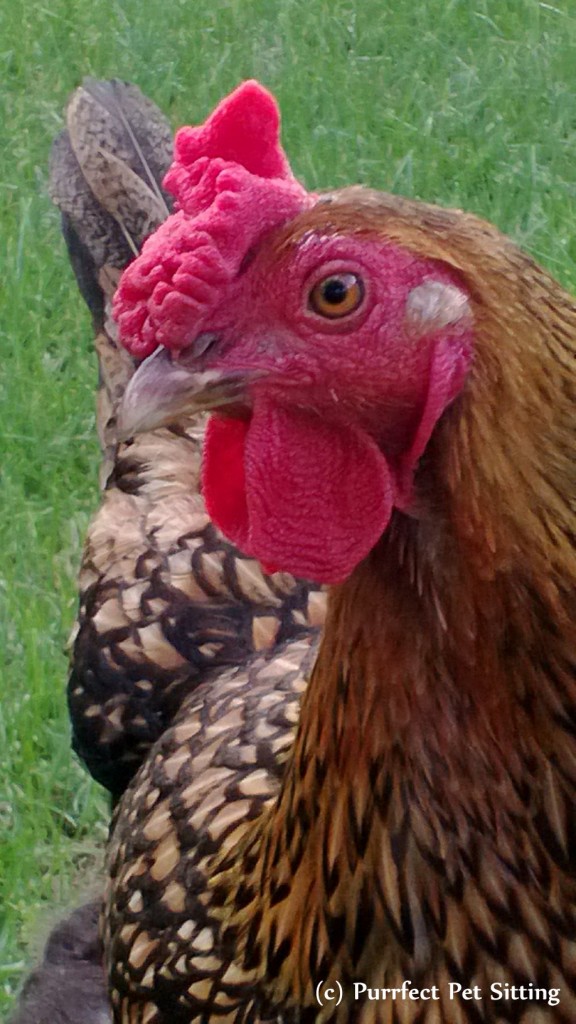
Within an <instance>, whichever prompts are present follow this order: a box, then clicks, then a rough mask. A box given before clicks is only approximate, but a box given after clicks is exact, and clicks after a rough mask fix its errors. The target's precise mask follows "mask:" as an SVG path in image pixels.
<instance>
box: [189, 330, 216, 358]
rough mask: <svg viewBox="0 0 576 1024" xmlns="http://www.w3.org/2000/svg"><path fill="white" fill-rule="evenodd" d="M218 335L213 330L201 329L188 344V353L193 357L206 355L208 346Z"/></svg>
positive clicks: (212, 343)
mask: <svg viewBox="0 0 576 1024" xmlns="http://www.w3.org/2000/svg"><path fill="white" fill-rule="evenodd" d="M218 338H219V335H218V334H216V332H215V331H203V332H202V334H199V335H198V337H197V338H195V339H194V341H193V342H192V345H191V346H190V349H189V350H188V351H189V354H190V355H191V356H192V358H193V359H198V358H199V357H200V356H203V355H206V352H207V351H208V349H209V348H212V346H213V345H215V344H216V342H217V341H218Z"/></svg>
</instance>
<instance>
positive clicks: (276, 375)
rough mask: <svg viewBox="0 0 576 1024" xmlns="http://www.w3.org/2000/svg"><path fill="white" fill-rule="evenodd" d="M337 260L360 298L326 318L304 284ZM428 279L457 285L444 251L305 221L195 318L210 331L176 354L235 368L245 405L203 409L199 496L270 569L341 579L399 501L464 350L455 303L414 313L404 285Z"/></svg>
mask: <svg viewBox="0 0 576 1024" xmlns="http://www.w3.org/2000/svg"><path fill="white" fill-rule="evenodd" d="M339 273H348V274H353V275H355V277H356V278H358V279H359V280H360V281H361V282H362V286H363V297H362V300H361V301H360V303H359V305H358V308H357V309H355V310H354V311H352V312H350V313H349V314H347V315H345V316H342V317H341V318H338V319H330V318H328V317H326V316H324V315H321V314H320V313H318V312H316V311H315V310H314V309H313V308H312V306H311V301H310V296H311V293H312V291H313V289H314V286H315V285H316V284H317V283H318V282H319V281H321V280H322V279H324V278H326V277H328V276H331V275H334V274H339ZM430 282H435V283H437V284H438V285H439V286H442V285H444V286H446V287H447V288H450V287H451V288H454V287H457V288H459V289H460V284H459V282H457V281H456V280H455V276H454V275H453V274H452V273H451V272H450V271H449V270H448V269H447V268H446V267H445V266H443V265H442V264H438V263H435V262H434V261H430V260H425V259H422V258H420V257H417V256H414V255H413V254H411V253H410V252H407V251H406V250H403V249H401V248H399V247H398V246H395V245H392V244H391V243H387V242H385V241H382V240H378V239H376V238H372V239H370V238H366V237H344V236H341V235H333V236H317V235H314V234H309V235H305V236H304V237H301V238H300V239H299V240H297V241H295V242H294V243H293V244H285V245H283V246H282V247H281V249H280V251H277V249H276V248H275V243H274V238H273V237H272V238H271V239H270V240H269V241H268V242H267V243H264V245H262V247H261V248H260V249H259V251H258V252H257V254H256V255H255V257H254V258H253V259H252V260H251V261H250V262H249V263H248V264H247V265H245V267H244V268H243V271H242V273H240V274H239V275H238V276H237V277H236V278H235V280H234V281H232V282H231V283H230V284H229V285H228V286H227V287H226V288H225V289H224V290H223V293H222V296H221V301H220V303H219V308H218V311H217V312H216V313H215V314H214V315H213V316H212V317H211V318H210V322H209V323H206V324H203V325H202V326H203V330H209V331H211V332H212V331H213V332H214V333H215V335H216V340H215V341H214V342H213V344H212V345H211V346H210V348H209V349H208V351H207V352H206V353H205V354H204V355H203V356H200V357H199V358H195V355H194V346H193V345H192V346H191V348H190V350H189V351H188V352H186V351H184V352H182V353H181V355H180V357H179V358H180V359H181V360H182V362H183V363H184V364H188V363H191V364H193V365H194V367H195V368H197V369H199V370H205V369H212V370H218V371H221V372H222V373H223V374H224V375H226V374H228V373H234V374H237V373H240V374H245V375H246V381H247V404H248V406H249V407H250V410H251V413H250V419H249V420H248V421H245V422H243V423H242V422H240V423H238V422H237V421H234V420H229V419H221V418H218V419H217V420H215V421H214V420H213V422H212V424H211V427H210V429H209V432H208V438H207V454H206V465H205V494H206V499H207V503H208V507H209V510H210V512H211V514H212V516H213V518H214V519H215V521H216V522H217V523H218V524H219V525H220V526H221V528H222V529H223V530H224V532H225V533H227V534H228V535H229V536H230V537H231V538H232V539H233V540H234V541H235V542H236V543H238V544H239V546H240V547H242V548H243V549H244V550H245V551H247V552H248V553H249V554H254V555H255V556H256V557H258V558H259V559H260V560H261V561H263V562H264V564H265V565H266V566H267V567H268V568H279V569H282V570H285V571H290V572H294V573H295V574H297V575H300V576H307V577H308V578H312V579H315V580H319V581H321V582H326V583H334V582H339V581H341V580H343V579H345V578H346V576H348V575H349V573H350V572H351V571H352V569H353V568H354V566H355V565H356V564H358V562H359V561H360V560H361V559H362V558H363V557H364V556H365V555H366V554H367V553H368V551H369V550H370V548H371V547H372V546H373V545H374V543H375V542H376V540H377V539H378V538H379V536H380V535H381V533H382V532H383V530H384V529H385V528H386V526H387V524H388V522H389V519H390V516H391V513H392V509H393V507H394V506H396V507H401V508H406V507H409V504H410V498H411V488H412V480H413V473H414V469H415V466H416V463H417V460H418V458H419V457H420V455H421V454H422V452H423V450H424V448H425V446H426V444H427V442H428V440H429V437H430V434H431V432H432V430H433V428H434V425H435V423H436V422H437V420H438V418H439V416H440V415H441V414H442V412H443V411H444V409H445V408H446V407H447V405H449V403H450V402H451V401H452V400H453V399H454V397H455V396H456V395H457V394H458V392H459V390H460V388H461V386H462V383H463V380H464V377H465V374H466V371H467V369H468V366H469V364H470V359H471V351H472V337H471V325H470V320H469V318H468V317H467V316H464V317H460V318H457V319H456V320H455V322H454V323H453V324H449V325H447V326H446V325H444V326H443V327H442V328H440V329H439V328H438V327H435V326H434V318H433V317H431V321H430V324H429V325H427V324H426V318H424V320H423V321H422V322H421V323H419V324H415V323H414V321H413V318H411V316H410V312H409V310H410V302H409V297H410V295H411V293H413V292H414V289H416V288H418V287H419V286H421V285H423V284H426V283H430ZM230 448H231V450H233V451H234V452H235V459H236V463H234V462H233V460H232V459H231V457H230V451H227V449H230ZM242 453H243V455H242ZM235 464H236V465H237V469H236V470H235V469H234V465H235Z"/></svg>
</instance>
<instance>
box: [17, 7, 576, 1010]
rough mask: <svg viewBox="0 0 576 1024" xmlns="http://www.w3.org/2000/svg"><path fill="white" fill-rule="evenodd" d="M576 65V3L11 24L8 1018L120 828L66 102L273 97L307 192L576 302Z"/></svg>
mask: <svg viewBox="0 0 576 1024" xmlns="http://www.w3.org/2000/svg"><path fill="white" fill-rule="evenodd" d="M572 12H574V13H572ZM575 45H576V9H575V8H574V4H573V0H556V2H554V0H552V2H551V3H538V2H536V0H395V2H394V3H388V2H386V0H355V2H353V0H226V2H225V0H210V2H208V0H170V2H168V3H167V2H165V0H162V2H159V0H147V2H146V3H142V2H141V0H116V2H114V0H100V2H98V3H86V2H85V0H51V2H50V3H46V4H45V5H43V4H41V3H40V2H38V0H31V2H29V3H27V4H24V3H23V2H22V0H21V2H20V3H16V4H8V3H5V4H3V5H2V10H1V12H0V74H1V81H2V90H1V92H2V94H1V96H0V104H1V108H2V109H1V110H0V227H1V231H0V266H1V267H2V275H1V279H0V393H1V401H0V437H1V454H2V457H1V460H0V473H1V490H0V501H1V503H2V509H1V515H0V637H1V640H0V643H1V649H2V661H3V666H2V669H1V687H2V703H1V706H0V1017H1V1016H2V1013H3V1012H4V1010H5V1008H6V1007H7V1006H8V1005H9V1003H10V1001H11V998H12V994H13V992H14V990H15V987H16V986H17V985H18V983H19V979H20V977H21V973H22V970H23V967H24V965H25V964H27V963H29V962H30V960H31V958H33V957H34V955H35V953H36V951H37V949H38V946H39V943H40V939H39V935H40V936H41V935H43V934H45V932H46V929H47V927H48V923H49V920H50V914H49V912H48V908H54V907H63V906H66V905H70V904H73V903H74V902H75V901H79V900H80V899H81V898H82V896H83V895H84V893H85V892H86V891H88V890H89V888H90V885H91V884H92V877H93V874H94V871H95V870H96V871H97V867H95V865H97V864H98V857H99V854H98V849H99V847H101V846H102V842H103V837H104V834H105V822H106V803H105V800H104V798H103V796H102V795H101V794H100V793H99V791H98V790H97V787H93V786H92V785H91V784H90V783H89V782H88V780H87V779H86V777H85V775H84V774H83V772H82V771H81V769H80V768H79V767H78V766H77V765H75V764H74V762H73V760H72V758H71V756H70V753H69V749H68V726H67V720H66V709H65V700H64V685H65V678H66V657H65V654H64V647H65V643H66V637H67V634H68V632H69V630H70V627H71V625H72V622H73V618H74V610H75V583H74V578H75V572H76V569H77V565H78V561H79V552H80V545H81V540H82V535H83V533H84V530H85V528H86V525H87V522H88V517H89V514H90V510H91V509H92V508H94V506H95V504H96V502H97V449H96V444H95V440H94V415H93V386H94V376H95V374H94V363H93V358H92V355H91V351H90V332H89V325H88V317H87V316H86V315H85V312H84V310H83V308H82V304H81V301H80V299H79V297H78V295H77V293H76V289H75V286H74V283H73V281H72V277H71V273H70V271H69V269H68V266H67V261H66V258H65V255H64V249H63V245H62V244H61V242H60V240H59V229H58V218H57V215H56V213H55V211H54V210H53V209H52V208H51V206H50V203H49V201H48V199H47V196H46V173H47V172H46V167H47V157H48V150H49V146H50V141H51V138H52V137H53V135H54V134H55V133H56V131H57V130H58V128H59V127H60V125H61V123H62V122H61V111H62V108H63V105H64V102H65V100H66V97H67V95H68V94H69V93H70V91H71V90H72V89H73V88H74V86H75V85H76V84H77V83H78V82H79V81H80V79H81V77H82V76H83V75H85V74H92V75H96V76H111V75H116V76H120V77H122V78H126V79H131V80H134V81H136V82H137V83H138V84H139V85H140V86H141V87H142V88H143V89H144V90H145V91H146V92H148V93H149V94H150V95H151V96H152V97H154V98H155V99H156V101H157V102H158V103H159V104H160V105H161V106H162V107H163V108H164V109H165V110H166V111H167V112H168V113H169V114H170V116H171V118H172V120H173V122H174V123H175V124H177V123H183V122H190V121H195V120H201V119H202V118H203V117H204V116H205V115H206V113H207V112H208V111H209V109H210V108H211V107H212V106H213V105H214V104H215V103H216V102H217V100H218V99H219V98H220V97H221V96H222V95H223V94H225V93H226V92H227V91H229V90H230V89H231V88H233V87H234V86H235V85H236V84H237V83H238V82H239V81H240V80H241V79H242V78H245V77H252V76H255V77H258V78H260V79H261V80H262V81H263V82H264V83H265V84H266V85H267V86H269V87H270V88H271V89H273V90H274V91H275V93H276V94H277V96H278V98H279V101H280V104H281V107H282V111H283V118H284V133H283V138H284V143H285V147H286V149H287V151H288V153H289V155H290V157H291V159H292V162H293V166H294V168H295V170H296V172H297V173H298V174H299V176H301V177H302V178H303V179H304V181H305V182H306V183H307V184H308V185H309V186H310V187H331V186H337V185H342V184H345V183H350V182H355V181H362V182H365V183H368V184H370V185H372V186H376V187H381V188H385V189H391V190H395V191H399V192H403V193H405V194H408V195H416V196H420V197H421V198H425V199H428V200H433V201H437V202H442V203H446V204H451V205H458V206H463V207H466V208H468V209H470V210H474V211H476V212H478V213H480V214H483V215H485V216H487V217H489V218H490V219H491V220H493V221H495V222H496V223H497V224H498V225H499V226H500V227H501V228H502V229H504V230H505V231H507V232H508V233H510V234H512V235H513V236H514V237H515V238H516V239H517V240H518V241H519V242H520V243H521V244H523V245H524V246H525V247H526V248H528V249H529V250H530V251H531V252H532V253H534V254H535V255H536V256H537V257H538V258H539V259H540V260H541V261H542V262H543V263H544V264H546V265H547V266H548V267H549V268H550V269H551V270H552V271H553V272H554V273H555V274H556V276H558V277H559V278H560V279H561V280H562V281H564V282H565V283H566V284H568V285H572V286H575V287H576V233H575V230H574V227H575V224H576V217H575V209H574V207H575V198H576V89H575V87H574V52H575V51H574V47H575Z"/></svg>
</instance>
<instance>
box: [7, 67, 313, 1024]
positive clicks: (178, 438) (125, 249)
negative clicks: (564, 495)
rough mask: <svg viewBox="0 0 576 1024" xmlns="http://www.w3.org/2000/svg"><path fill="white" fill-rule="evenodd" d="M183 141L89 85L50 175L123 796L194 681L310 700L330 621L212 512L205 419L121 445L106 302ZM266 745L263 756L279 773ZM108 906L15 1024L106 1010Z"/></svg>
mask: <svg viewBox="0 0 576 1024" xmlns="http://www.w3.org/2000/svg"><path fill="white" fill-rule="evenodd" d="M171 148H172V139H171V133H170V129H169V127H168V125H167V122H166V121H165V119H164V117H163V116H162V114H161V113H160V111H159V110H158V109H157V108H156V107H155V106H154V105H153V104H152V103H151V102H150V101H149V100H148V99H146V98H145V97H144V96H143V95H142V94H141V92H140V91H139V90H138V89H137V88H136V87H135V86H132V85H128V84H126V83H122V82H120V81H117V80H114V81H110V82H98V81H94V80H92V79H87V80H86V81H85V82H84V85H83V87H82V88H80V89H78V90H77V92H76V93H75V94H74V95H73V97H72V98H71V101H70V103H69V105H68V110H67V127H66V130H65V132H63V133H62V135H61V136H59V138H58V139H57V140H56V142H55V144H54V148H53V152H52V158H51V169H50V170H51V174H50V191H51V196H52V199H53V200H54V201H55V202H56V204H57V206H58V207H59V208H60V209H61V211H62V226H63V231H64V237H65V239H66V242H67V245H68V251H69V255H70V259H71V263H72V267H73V269H74V272H75V274H76V278H77V281H78V284H79V287H80V291H81V293H82V295H83V296H84V298H85V300H86V302H87V304H88V307H89V309H90V311H91V313H92V319H93V325H94V331H95V347H96V352H97V355H98V361H99V370H100V379H99V395H98V415H97V422H98V433H99V437H100V443H101V447H102V453H103V464H102V471H101V480H102V485H103V487H104V492H103V498H102V503H101V505H100V508H99V509H98V511H97V513H96V515H95V517H94V519H93V521H92V523H91V525H90V528H89V531H88V536H87V539H86V543H85V547H84V553H83V561H82V567H81V572H80V609H79V616H78V623H77V627H76V631H75V639H74V643H73V649H72V665H71V674H70V682H69V691H68V697H69V707H70V717H71V722H72V732H73V743H74V747H75V749H76V751H77V753H78V754H79V756H80V757H81V758H82V759H83V761H84V762H85V763H86V765H87V766H88V768H89V770H90V771H91V773H92V775H93V776H94V777H95V778H96V779H97V780H98V781H99V782H100V783H102V784H103V785H104V786H106V787H107V788H108V789H109V790H110V792H111V794H112V796H113V799H114V801H116V800H117V799H118V798H119V797H120V795H121V794H122V792H123V791H124V789H125V788H126V786H127V784H128V783H129V781H130V779H131V778H132V776H133V775H134V773H135V772H136V771H137V769H138V767H139V764H140V762H141V761H143V760H144V759H145V757H146V753H147V751H148V750H149V748H150V747H151V746H152V744H153V743H154V741H155V740H156V739H157V737H159V736H160V735H161V734H162V732H163V731H164V729H165V728H166V727H167V726H168V725H169V724H170V722H171V720H172V718H173V717H174V716H175V715H176V713H177V712H178V711H179V709H180V705H181V703H182V701H183V700H184V698H185V697H187V696H188V695H189V694H190V693H191V692H192V691H193V690H194V688H195V687H198V691H197V692H198V693H199V695H200V702H202V700H203V697H202V694H205V695H209V694H210V691H211V688H212V686H216V684H218V686H217V687H216V688H217V692H218V693H220V705H219V706H221V705H222V700H223V698H224V697H226V696H229V694H228V689H227V684H226V685H224V687H222V686H221V685H220V676H224V677H225V676H226V673H225V672H224V669H225V668H226V667H229V666H237V671H236V672H235V681H234V686H235V687H237V690H236V692H235V693H234V694H233V695H232V696H233V706H234V707H235V706H236V705H237V703H238V701H243V700H245V701H246V702H247V703H248V704H251V702H252V695H251V693H250V686H251V684H252V681H253V680H254V679H256V678H258V673H259V672H261V673H262V677H263V678H266V679H268V680H270V679H277V680H278V686H279V688H280V692H283V691H284V690H286V691H287V693H288V694H289V695H290V694H291V693H292V691H294V692H295V693H297V692H300V689H301V687H302V685H303V683H302V674H303V672H304V671H305V668H306V665H307V664H308V663H309V662H310V659H311V657H312V656H313V652H314V651H315V649H316V645H317V640H318V635H319V629H320V626H321V625H322V622H323V619H324V613H325V594H324V592H323V590H322V588H321V587H319V586H318V585H314V584H311V583H305V582H301V581H297V580H295V579H294V578H293V577H292V576H290V575H289V574H287V573H276V574H274V575H267V574H265V573H263V572H262V570H261V569H260V567H259V565H258V564H257V562H256V561H255V560H254V559H253V558H251V557H246V556H244V555H242V554H241V553H240V552H239V551H238V550H237V549H236V548H235V547H233V546H232V545H231V544H230V543H229V542H227V541H226V540H225V538H224V537H223V536H222V534H221V533H220V532H219V531H218V530H217V529H216V528H215V527H214V526H213V525H212V523H211V522H210V519H209V517H208V516H207V514H206V511H205V508H204V504H203V500H202V496H201V494H199V492H198V488H199V471H200V459H201V451H202V444H203V433H204V422H203V417H202V415H198V414H193V415H189V414H187V413H184V414H183V415H182V416H180V417H176V418H175V421H174V422H172V423H171V424H170V426H168V427H166V428H159V429H157V430H153V431H149V432H145V433H141V434H140V435H139V436H138V437H137V438H131V439H129V440H128V441H125V442H120V440H119V438H118V431H117V424H116V409H117V406H118V402H119V400H120V399H121V398H122V395H123V393H124V390H125V388H126V385H127V383H128V382H129V380H130V378H131V377H132V375H133V373H134V369H135V366H136V365H137V363H138V361H139V360H138V359H134V358H132V357H131V356H130V355H129V354H128V353H127V352H126V351H125V350H124V349H123V348H121V347H119V345H118V341H117V330H116V327H115V324H114V323H113V321H112V319H111V316H110V304H111V300H112V296H113V294H114V291H115V288H116V285H117V282H118V278H119V275H120V271H121V269H122V268H123V267H124V266H125V265H126V264H127V263H128V262H130V260H131V259H132V258H133V257H134V255H135V254H136V253H137V251H138V249H139V248H140V246H141V244H142V242H143V240H144V238H145V237H146V235H147V234H149V233H150V231H151V230H152V229H153V228H154V227H156V226H158V225H159V224H160V223H161V222H162V221H163V220H164V218H165V217H166V215H167V214H168V210H169V206H170V197H169V195H168V194H167V193H166V192H164V191H163V190H162V189H161V186H160V181H161V179H162V177H163V174H164V171H165V170H166V169H167V166H168V164H169V162H170V153H171ZM289 641H290V642H289ZM252 662H253V663H252ZM240 666H241V667H240ZM287 671H288V672H289V675H288V676H286V673H287ZM214 707H216V705H214ZM208 713H213V712H212V709H211V708H209V709H208ZM287 716H289V711H288V710H284V709H283V708H275V709H271V710H270V721H271V723H272V725H271V726H270V727H269V729H268V731H266V728H265V725H264V723H261V724H260V726H259V729H260V730H261V731H262V734H263V736H264V739H265V741H266V743H268V740H269V737H270V731H271V730H272V731H276V732H280V733H284V732H285V731H286V728H288V729H289V728H290V721H289V718H288V717H287ZM272 749H273V748H272V747H266V753H265V755H264V756H266V758H267V763H268V765H269V767H270V770H271V771H272V773H273V775H274V777H278V775H279V771H280V769H279V768H278V767H277V766H276V764H275V762H274V758H273V753H272ZM262 750H264V747H262ZM262 750H261V751H260V754H262ZM97 904H98V901H96V902H95V903H94V904H90V905H88V906H86V907H85V908H80V909H78V910H76V911H74V912H73V913H72V914H71V915H70V916H69V917H68V918H67V919H65V920H64V921H62V922H61V923H60V924H59V925H58V926H57V928H56V929H55V931H54V932H53V934H52V936H51V937H50V940H49V942H48V945H47V947H46V951H45V954H44V959H43V962H42V963H41V964H40V965H39V966H38V967H37V968H36V969H35V971H34V972H33V973H32V975H31V976H30V978H29V979H28V981H27V983H26V985H25V987H24V989H23V992H22V994H21V997H20V1001H19V1006H18V1009H17V1010H16V1011H15V1016H14V1017H13V1018H12V1021H11V1024H32V1022H34V1024H68V1022H72V1021H73V1022H74V1024H80V1021H81V1022H82V1024H107V1022H108V1020H111V1016H110V1010H109V1005H108V998H107V989H106V982H105V976H104V972H103V970H102V948H101V944H100V942H99V939H98V928H97V911H96V910H95V908H96V907H97Z"/></svg>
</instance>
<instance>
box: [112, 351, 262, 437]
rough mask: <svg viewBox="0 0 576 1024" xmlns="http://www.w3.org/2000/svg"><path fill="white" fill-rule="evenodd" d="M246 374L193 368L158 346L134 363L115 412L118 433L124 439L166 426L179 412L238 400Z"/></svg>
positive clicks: (242, 396) (199, 409) (200, 410)
mask: <svg viewBox="0 0 576 1024" xmlns="http://www.w3.org/2000/svg"><path fill="white" fill-rule="evenodd" d="M248 376H250V374H241V373H237V374H227V373H225V372H222V371H220V370H198V371H194V370H193V369H191V368H187V367H186V366H185V365H184V364H183V363H182V362H178V361H177V360H174V359H172V357H171V355H170V353H169V352H168V350H167V349H165V348H159V349H157V350H156V352H153V353H152V355H151V356H148V358H147V359H145V360H144V362H143V363H142V364H141V365H140V366H139V367H138V369H137V370H136V373H135V374H134V376H133V377H132V379H131V381H130V383H129V384H128V387H127V388H126V391H125V392H124V396H123V398H122V401H121V402H120V406H119V408H118V414H117V424H118V436H119V438H120V440H126V439H127V438H129V437H133V436H134V435H135V434H140V433H142V432H143V431H146V430H155V429H156V428H157V427H163V426H168V425H169V424H170V423H174V422H175V421H176V420H177V419H179V418H180V417H181V416H183V415H187V416H191V415H193V414H194V413H198V412H202V411H203V410H209V409H217V408H219V407H221V406H225V405H232V404H235V403H236V404H242V399H243V398H244V399H245V397H246V383H247V377H248Z"/></svg>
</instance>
